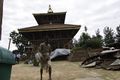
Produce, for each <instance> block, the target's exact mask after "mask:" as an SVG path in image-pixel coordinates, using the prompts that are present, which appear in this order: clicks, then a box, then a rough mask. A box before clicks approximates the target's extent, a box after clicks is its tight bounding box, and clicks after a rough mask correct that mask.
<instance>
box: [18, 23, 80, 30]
mask: <svg viewBox="0 0 120 80" xmlns="http://www.w3.org/2000/svg"><path fill="white" fill-rule="evenodd" d="M80 27H81V26H80V25H71V24H43V25H38V26H33V27H27V28H21V29H18V30H19V32H36V31H37V32H42V31H56V30H71V29H72V30H74V29H75V30H76V29H80Z"/></svg>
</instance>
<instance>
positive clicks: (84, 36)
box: [78, 26, 91, 48]
mask: <svg viewBox="0 0 120 80" xmlns="http://www.w3.org/2000/svg"><path fill="white" fill-rule="evenodd" d="M84 31H85V32H83V33H82V34H81V36H80V39H79V41H78V46H79V47H82V48H86V47H87V42H88V40H90V39H91V37H90V36H89V34H88V33H87V27H86V26H85V27H84Z"/></svg>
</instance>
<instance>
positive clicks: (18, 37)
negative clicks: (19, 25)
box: [10, 31, 29, 54]
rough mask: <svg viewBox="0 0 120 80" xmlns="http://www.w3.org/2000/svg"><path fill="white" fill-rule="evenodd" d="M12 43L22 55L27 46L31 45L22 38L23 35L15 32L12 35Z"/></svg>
mask: <svg viewBox="0 0 120 80" xmlns="http://www.w3.org/2000/svg"><path fill="white" fill-rule="evenodd" d="M10 37H11V39H12V43H13V44H15V45H16V47H17V48H18V51H19V52H20V53H21V54H22V53H23V52H24V49H25V46H28V45H29V41H28V40H27V39H26V38H24V37H23V36H22V34H20V33H17V32H16V31H13V32H11V33H10Z"/></svg>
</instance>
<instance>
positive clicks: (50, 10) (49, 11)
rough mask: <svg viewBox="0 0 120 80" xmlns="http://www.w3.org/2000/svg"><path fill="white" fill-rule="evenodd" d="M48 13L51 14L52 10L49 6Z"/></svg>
mask: <svg viewBox="0 0 120 80" xmlns="http://www.w3.org/2000/svg"><path fill="white" fill-rule="evenodd" d="M48 13H53V10H52V9H51V5H49V9H48Z"/></svg>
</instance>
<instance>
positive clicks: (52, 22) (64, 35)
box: [18, 5, 81, 50]
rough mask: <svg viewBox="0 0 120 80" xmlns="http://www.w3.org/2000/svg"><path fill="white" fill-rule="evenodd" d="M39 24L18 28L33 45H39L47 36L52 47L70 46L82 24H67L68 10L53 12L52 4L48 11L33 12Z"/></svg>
mask: <svg viewBox="0 0 120 80" xmlns="http://www.w3.org/2000/svg"><path fill="white" fill-rule="evenodd" d="M33 16H34V18H35V20H36V21H37V23H38V25H37V26H32V27H27V28H21V29H18V31H19V32H20V33H21V34H22V35H23V36H24V37H26V38H27V39H28V40H29V41H30V42H31V43H32V44H33V45H36V46H39V44H40V43H41V42H43V41H44V40H45V39H46V37H47V38H48V41H49V43H50V44H51V45H52V49H53V50H54V49H56V48H70V47H69V46H68V44H69V42H70V41H71V40H72V39H73V37H74V36H75V34H76V33H77V32H78V30H79V29H80V27H81V26H80V25H72V24H65V16H66V12H53V10H52V9H51V6H50V5H49V9H48V12H47V13H39V14H33Z"/></svg>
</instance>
